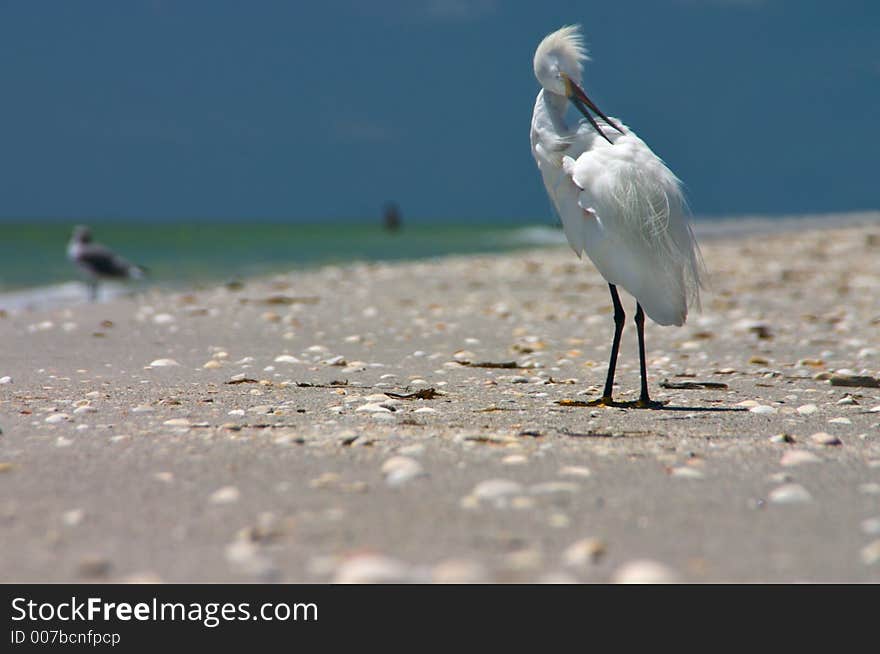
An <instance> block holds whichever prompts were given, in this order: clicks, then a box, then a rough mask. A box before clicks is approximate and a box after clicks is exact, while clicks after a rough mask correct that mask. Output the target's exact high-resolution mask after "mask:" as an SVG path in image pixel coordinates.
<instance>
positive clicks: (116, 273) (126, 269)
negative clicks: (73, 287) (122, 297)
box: [67, 225, 147, 302]
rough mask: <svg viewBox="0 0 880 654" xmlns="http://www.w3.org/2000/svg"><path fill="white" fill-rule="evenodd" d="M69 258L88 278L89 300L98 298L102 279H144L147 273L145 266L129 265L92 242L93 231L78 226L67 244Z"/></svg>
mask: <svg viewBox="0 0 880 654" xmlns="http://www.w3.org/2000/svg"><path fill="white" fill-rule="evenodd" d="M67 258H68V259H70V260H71V261H72V262H73V263H75V264H76V265H77V267H79V268H80V269H81V270H82V271H84V272H85V273H86V275H87V277H88V285H89V299H91V301H92V302H94V301H95V300H96V299H97V298H98V281H99V280H100V279H142V278H143V277H144V275H146V273H147V269H146V268H144V267H143V266H136V265H134V264H132V263H129V262H128V261H126V260H125V259H123V258H122V257H120V256H119V255H118V254H116V253H115V252H113V251H112V250H110V249H109V248H106V247H104V246H103V245H101V244H100V243H95V242H93V241H92V230H90V229H89V228H88V227H85V226H83V225H78V226H77V227H76V228H74V230H73V235H72V236H71V237H70V242H69V243H68V244H67Z"/></svg>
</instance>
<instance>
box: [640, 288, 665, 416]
mask: <svg viewBox="0 0 880 654" xmlns="http://www.w3.org/2000/svg"><path fill="white" fill-rule="evenodd" d="M635 323H636V331H637V332H638V334H639V369H640V372H641V375H642V392H641V393H640V394H639V401H638V402H636V406H637V407H639V408H642V409H656V408H658V407H660V406H662V402H652V401H651V398H650V397H649V396H648V367H647V364H646V363H645V312H644V311H642V305H641V304H639V303H636V317H635Z"/></svg>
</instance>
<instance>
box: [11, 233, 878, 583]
mask: <svg viewBox="0 0 880 654" xmlns="http://www.w3.org/2000/svg"><path fill="white" fill-rule="evenodd" d="M759 226H760V225H759ZM753 227H754V226H753ZM703 254H704V258H705V260H706V264H707V267H708V269H709V271H710V278H709V282H710V284H709V288H708V289H707V290H706V291H705V292H704V294H703V310H702V312H700V313H698V312H694V313H693V314H692V315H691V317H690V319H689V321H688V323H687V325H686V326H685V327H682V328H661V327H658V326H656V325H653V324H648V326H647V328H646V340H647V347H648V359H649V376H650V387H651V391H652V395H653V397H654V399H657V400H662V401H664V402H666V405H665V407H664V408H663V409H661V410H656V411H647V410H636V409H628V408H594V407H587V406H579V404H582V403H584V402H585V401H586V400H589V399H593V398H595V397H597V396H598V395H599V393H600V392H601V386H602V383H603V381H604V377H605V372H606V365H607V363H606V362H607V357H608V352H609V349H610V340H611V333H612V321H611V302H610V298H609V295H608V292H607V287H606V285H605V283H604V281H603V280H602V279H601V278H600V277H599V276H598V274H597V273H596V272H595V270H594V269H593V268H592V266H591V265H590V264H589V263H588V262H587V263H584V262H580V261H578V260H577V258H576V257H575V256H574V255H573V254H572V253H571V251H570V250H568V249H565V248H550V249H540V250H531V251H527V252H519V253H514V254H508V255H500V256H496V255H493V256H475V257H453V258H444V259H438V260H435V261H426V262H418V263H400V264H372V265H366V264H355V265H351V266H345V267H327V268H321V269H318V270H313V271H306V272H296V273H291V274H289V275H285V276H280V277H274V278H271V279H260V280H250V281H248V282H246V283H245V284H243V285H241V286H236V287H231V288H230V287H225V286H220V287H216V288H204V289H195V290H192V291H190V292H184V293H180V292H168V291H158V290H152V291H149V292H146V293H141V294H136V295H134V296H132V297H126V298H120V299H114V300H112V301H110V302H106V303H101V304H97V305H81V306H76V307H73V308H65V309H57V310H53V311H40V312H22V313H10V314H9V315H6V316H5V317H3V318H0V329H2V333H3V336H4V338H3V343H4V348H3V350H4V354H3V357H2V363H0V382H4V383H0V428H2V430H3V433H2V435H0V551H2V552H3V556H2V557H0V580H3V581H6V582H10V581H46V582H57V581H135V580H140V581H149V580H156V581H166V582H175V581H196V582H209V581H210V582H227V581H283V582H326V581H464V582H483V581H486V582H510V581H525V582H532V581H539V582H540V581H549V582H555V581H572V582H608V581H632V580H643V581H644V580H649V581H650V580H674V581H675V580H677V581H688V582H717V581H725V582H788V581H845V582H877V581H880V388H878V387H877V386H878V385H880V383H878V382H877V378H880V222H878V221H876V220H875V221H873V222H871V221H869V223H868V224H866V225H864V226H850V227H845V228H824V229H820V228H818V227H817V226H816V225H815V224H810V228H809V229H805V228H797V227H792V228H790V229H787V230H780V229H778V228H774V229H766V230H763V231H762V230H761V229H755V228H752V229H749V230H746V231H745V233H740V234H734V235H730V234H728V235H726V236H725V235H723V234H715V235H710V237H707V238H705V239H703ZM624 304H625V307H626V309H627V311H628V313H629V314H630V316H631V315H632V313H633V308H634V307H633V303H632V300H631V298H629V297H628V296H624ZM486 363H489V364H494V365H498V364H503V365H507V366H515V367H484V366H483V365H473V364H486ZM468 364H471V365H468ZM617 382H618V383H617V386H616V389H615V394H616V397H617V398H618V399H620V400H632V399H635V398H636V397H637V394H638V383H639V378H638V358H637V351H636V344H635V330H634V329H633V328H632V324H631V323H629V324H628V327H627V329H626V330H625V331H624V339H623V344H622V349H621V355H620V361H619V365H618V375H617ZM706 383H708V384H706ZM853 384H856V385H853ZM682 385H684V386H685V387H684V388H681V387H680V386H682ZM694 385H695V386H696V387H695V388H692V387H688V386H694ZM676 386H679V388H676ZM428 389H433V390H428ZM419 391H423V392H421V393H418V392H419ZM412 394H417V395H420V396H421V397H419V396H412V397H411V395H412ZM560 402H562V404H560Z"/></svg>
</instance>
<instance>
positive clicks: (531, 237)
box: [0, 211, 880, 312]
mask: <svg viewBox="0 0 880 654" xmlns="http://www.w3.org/2000/svg"><path fill="white" fill-rule="evenodd" d="M878 225H880V211H859V212H849V213H828V214H811V215H805V216H778V217H767V216H760V215H755V216H750V215H746V216H732V217H716V218H710V219H702V220H697V221H695V223H694V231H695V234H696V235H697V238H698V239H699V240H700V241H701V242H702V241H704V240H705V241H709V240H719V239H720V240H725V239H743V238H751V237H756V236H767V235H773V234H782V233H794V232H798V231H802V230H804V229H807V230H817V229H844V228H853V227H870V226H878ZM296 227H297V226H296V225H291V229H292V230H295V229H296ZM508 236H509V237H510V238H512V239H519V240H521V242H522V244H521V245H513V246H509V247H508V249H504V250H500V251H488V250H487V251H486V252H476V253H469V254H456V253H451V254H444V255H435V256H429V257H417V258H413V259H394V260H390V259H363V260H355V261H352V262H350V263H348V264H339V263H326V262H320V261H318V262H312V263H303V264H300V265H297V266H293V265H290V266H284V265H281V264H278V270H277V271H276V272H275V273H274V274H275V275H278V274H294V273H302V272H304V271H309V270H317V269H320V268H322V267H324V266H328V265H329V266H334V267H338V266H345V265H359V264H368V263H377V264H397V263H400V264H407V263H416V262H419V261H435V260H437V259H441V258H443V257H456V256H487V255H491V254H496V253H500V254H504V253H509V252H520V253H525V254H527V255H528V254H530V253H531V251H532V250H544V249H553V248H565V249H567V247H568V245H567V243H566V241H565V235H564V234H563V232H562V229H561V227H557V226H552V225H551V224H533V225H528V224H524V225H521V226H519V227H517V228H515V230H514V232H513V233H511V234H510V235H508ZM531 256H535V255H534V254H533V253H531ZM270 276H272V273H261V274H256V275H247V276H244V277H243V278H242V279H244V280H245V281H246V280H248V279H265V278H267V277H270ZM74 277H75V275H73V274H72V275H71V279H69V280H67V281H59V282H57V283H52V284H48V285H33V286H24V287H16V288H9V289H6V290H0V310H3V311H7V312H10V311H14V312H17V311H42V310H51V309H56V308H62V307H70V306H76V305H78V304H82V303H83V302H85V301H86V298H87V290H86V287H85V285H84V283H83V282H82V281H79V280H77V279H75V278H74ZM225 281H228V280H225ZM223 282H224V280H221V279H216V278H215V279H211V278H203V279H199V280H180V281H177V282H170V281H169V280H162V281H157V282H150V281H149V280H147V281H146V282H145V283H134V284H125V283H118V282H109V283H107V282H104V283H102V284H101V288H102V297H101V301H102V302H103V301H107V300H113V299H116V298H120V297H123V296H125V295H130V294H132V293H134V294H137V293H140V292H144V291H145V290H147V289H158V290H160V291H164V292H184V291H186V290H203V289H205V288H206V287H210V286H212V285H216V284H221V283H223Z"/></svg>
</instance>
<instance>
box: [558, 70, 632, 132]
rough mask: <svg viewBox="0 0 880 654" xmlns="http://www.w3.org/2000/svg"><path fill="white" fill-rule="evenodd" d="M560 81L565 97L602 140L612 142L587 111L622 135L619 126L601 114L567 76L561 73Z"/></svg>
mask: <svg viewBox="0 0 880 654" xmlns="http://www.w3.org/2000/svg"><path fill="white" fill-rule="evenodd" d="M562 79H563V80H564V81H565V95H566V96H567V97H568V99H569V100H571V103H572V104H573V105H574V106H575V107H577V110H578V111H580V112H581V113H582V114H583V115H584V117H585V118H586V119H587V120H589V121H590V124H591V125H592V126H593V127H594V128H595V129H596V131H597V132H599V134H601V135H602V138H604V139H605V140H606V141H608V142H609V143H611V142H612V141H611V139H610V138H608V136H607V135H606V134H605V132H603V131H602V128H601V127H599V124H598V123H597V122H596V120H595V119H594V118H593V116H591V115H590V112H589V111H588V109H590V110H592V111H593V113H595V114H597V115H598V116H599V117H601V118H602V120H604V121H605V122H606V123H608V124H609V125H611V126H612V127H613V128H614V129H616V130H617V131H618V132H620V133H621V134H623V133H624V131H623V130H622V129H621V128H620V126H619V125H618V124H617V123H615V122H614V121H613V120H611V119H610V118H609V117H608V116H606V115H605V114H603V113H602V110H601V109H599V107H597V106H596V105H595V104H594V103H593V101H592V100H590V98H588V97H587V94H586V93H584V90H583V89H582V88H581V87H580V86H578V85H577V84H576V83H575V82H574V81H573V80H572V79H571V78H570V77H569V76H568V75H566V74H565V73H563V74H562Z"/></svg>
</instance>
